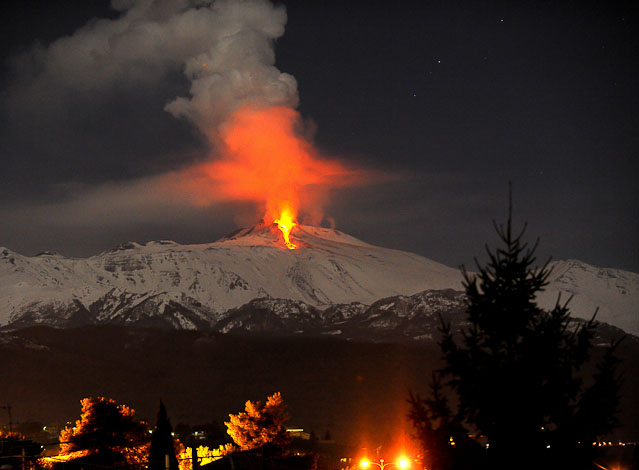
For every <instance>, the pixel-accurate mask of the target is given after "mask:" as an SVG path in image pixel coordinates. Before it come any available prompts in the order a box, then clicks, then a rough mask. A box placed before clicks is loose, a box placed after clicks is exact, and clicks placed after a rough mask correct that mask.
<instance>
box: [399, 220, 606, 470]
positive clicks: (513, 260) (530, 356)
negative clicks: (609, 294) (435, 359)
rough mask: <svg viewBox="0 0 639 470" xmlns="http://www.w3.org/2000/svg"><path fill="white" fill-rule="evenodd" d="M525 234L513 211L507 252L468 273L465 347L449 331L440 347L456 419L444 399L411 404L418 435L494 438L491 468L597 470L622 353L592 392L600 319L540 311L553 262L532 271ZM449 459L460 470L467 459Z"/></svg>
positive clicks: (564, 310)
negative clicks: (597, 448) (594, 453)
mask: <svg viewBox="0 0 639 470" xmlns="http://www.w3.org/2000/svg"><path fill="white" fill-rule="evenodd" d="M525 228H526V227H525V226H524V229H523V230H522V231H521V232H520V233H519V234H518V235H514V234H513V230H512V216H511V212H510V211H509V217H508V222H507V224H506V226H505V227H504V226H503V225H499V226H498V225H497V224H495V229H496V231H497V234H498V236H499V239H500V240H501V242H502V246H501V247H499V248H497V250H495V251H491V250H490V249H488V248H487V252H488V262H487V263H486V265H485V266H482V265H481V264H480V263H479V262H476V263H477V273H476V274H471V273H469V272H467V271H466V270H465V269H464V268H462V269H463V276H464V288H465V291H466V296H467V314H468V322H469V324H470V326H469V328H468V329H466V330H465V331H463V340H462V341H461V342H458V341H457V339H456V335H455V332H453V331H451V329H450V326H445V327H444V331H443V333H444V335H443V339H442V341H441V343H440V347H441V350H442V353H443V358H444V362H445V366H444V368H443V369H442V370H441V371H439V374H440V377H441V378H442V379H445V380H446V385H447V386H448V387H449V388H450V389H451V390H452V392H453V395H454V397H455V402H456V412H455V413H453V412H452V411H450V409H449V408H447V406H448V404H447V401H446V399H445V398H444V397H443V395H442V394H441V393H440V392H439V390H436V392H437V394H434V395H433V396H432V397H430V398H428V399H426V400H421V399H419V398H415V397H413V398H412V399H411V400H409V401H411V404H412V414H411V418H412V419H413V422H414V424H415V425H416V426H417V427H418V429H419V428H420V427H421V428H425V429H429V427H431V428H432V429H433V430H435V431H436V430H439V431H443V433H442V432H439V434H443V435H444V437H446V436H445V435H446V434H452V433H451V432H450V430H449V429H446V428H443V427H442V423H443V424H444V425H446V426H447V427H448V428H453V429H455V430H457V431H459V429H466V432H462V433H459V432H458V433H457V434H463V435H467V433H476V434H477V435H479V434H481V435H483V436H485V439H487V440H488V444H489V451H487V452H484V453H483V455H484V457H489V460H490V466H491V467H492V468H541V467H539V465H542V466H543V467H544V468H553V467H554V468H561V466H562V465H565V464H566V463H567V462H570V468H575V469H577V468H582V467H580V465H582V464H583V465H584V467H583V468H589V467H588V463H587V460H588V459H587V453H588V451H587V450H586V449H587V448H589V447H591V446H590V445H589V444H590V443H592V439H593V438H596V436H598V435H603V434H606V433H607V432H609V431H610V430H611V429H612V427H613V425H614V421H615V420H614V413H615V410H616V407H617V401H618V390H619V378H618V375H617V373H616V365H617V364H616V359H615V357H614V354H613V352H614V348H615V347H616V345H611V347H610V349H609V350H608V352H607V353H606V355H605V358H604V361H602V363H601V364H600V366H599V372H598V373H597V374H595V377H594V383H593V385H591V386H590V387H589V388H586V389H585V388H584V384H583V381H582V378H581V375H580V371H581V369H582V366H583V365H584V364H585V363H586V362H587V361H588V360H589V358H590V353H591V347H592V339H593V334H594V327H595V323H594V316H593V319H592V320H591V321H590V322H586V323H584V324H582V325H580V326H578V324H576V323H574V322H572V321H571V320H570V312H569V308H568V303H569V301H566V302H563V303H562V302H561V299H558V300H557V303H556V305H555V307H554V308H553V309H552V310H550V311H545V310H543V309H542V308H540V307H539V306H538V305H537V302H536V295H537V294H538V293H539V292H540V291H542V290H543V289H544V287H545V286H546V285H547V283H548V277H549V275H550V273H551V271H550V269H549V267H548V263H546V264H544V265H543V266H542V267H541V268H534V267H533V266H534V264H535V250H536V248H537V243H535V245H534V246H532V247H529V246H528V245H527V243H525V242H523V240H522V237H523V235H524V232H525ZM438 386H439V385H438ZM464 426H465V427H464ZM433 435H435V434H433V432H431V436H433ZM449 439H450V438H449ZM587 444H588V445H587ZM579 458H583V461H582V462H580V460H579ZM449 460H451V462H452V463H451V465H450V468H454V467H455V462H456V463H457V464H458V463H459V460H460V459H459V458H457V459H455V458H449ZM479 465H480V464H479V460H476V468H481V467H480V466H479ZM465 468H473V467H469V466H467V465H466V466H465Z"/></svg>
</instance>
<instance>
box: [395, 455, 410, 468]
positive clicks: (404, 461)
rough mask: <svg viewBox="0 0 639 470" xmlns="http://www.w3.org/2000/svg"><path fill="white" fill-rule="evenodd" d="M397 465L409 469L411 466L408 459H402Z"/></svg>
mask: <svg viewBox="0 0 639 470" xmlns="http://www.w3.org/2000/svg"><path fill="white" fill-rule="evenodd" d="M397 465H399V466H400V467H401V468H408V466H409V462H408V459H406V458H403V457H402V458H401V459H399V460H398V461H397Z"/></svg>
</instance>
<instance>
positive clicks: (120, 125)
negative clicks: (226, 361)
mask: <svg viewBox="0 0 639 470" xmlns="http://www.w3.org/2000/svg"><path fill="white" fill-rule="evenodd" d="M132 3H134V2H131V1H129V0H117V1H116V2H115V6H117V7H118V8H119V9H120V10H123V9H126V8H131V4H132ZM138 3H140V2H138ZM181 3H184V4H187V3H188V2H186V1H185V2H182V1H179V0H168V1H163V2H159V4H160V6H159V7H158V8H157V9H156V10H154V11H155V13H153V15H157V17H158V18H161V17H162V15H165V14H167V15H168V13H166V12H167V11H169V10H171V8H173V9H175V5H176V4H181ZM258 3H263V2H258ZM283 3H284V5H285V7H286V25H285V31H284V33H283V35H281V37H279V36H278V37H277V39H275V42H274V51H275V67H277V69H278V70H279V71H280V72H283V73H286V74H290V75H292V76H293V77H294V78H295V80H296V82H297V97H298V98H299V104H298V106H297V109H298V110H299V111H300V112H301V114H302V116H303V118H304V119H305V121H306V132H307V133H308V134H312V135H313V137H312V138H313V142H314V144H315V146H316V147H317V148H318V149H319V151H320V152H321V154H322V155H325V156H327V157H331V158H334V159H338V160H340V161H342V162H345V163H346V164H348V165H350V166H353V167H358V168H363V169H366V170H369V171H375V172H377V173H378V174H382V175H386V177H385V178H381V179H380V180H378V181H375V182H373V183H371V184H368V185H360V186H356V187H350V188H344V189H340V190H335V191H333V193H332V194H331V198H330V200H329V202H328V204H327V205H326V206H325V207H324V211H325V214H326V216H327V218H328V219H332V220H334V223H335V225H336V228H338V229H340V230H342V231H344V232H347V233H349V234H351V235H354V236H356V237H358V238H361V239H362V240H364V241H367V242H369V243H373V244H377V245H381V246H385V247H389V248H398V249H402V250H407V251H413V252H417V253H420V254H422V255H424V256H426V257H429V258H432V259H434V260H437V261H440V262H443V263H446V264H448V265H451V266H458V265H460V264H462V263H465V264H472V258H473V256H475V255H481V254H482V252H483V251H484V244H485V243H486V242H488V243H489V244H490V245H494V244H495V242H496V237H495V234H494V231H493V228H492V221H493V220H497V221H504V220H505V217H506V215H507V207H508V182H509V181H512V185H513V199H514V214H515V222H516V223H519V224H521V223H523V222H524V221H527V222H528V232H527V234H528V236H529V239H531V240H534V239H535V238H537V237H540V238H541V245H540V252H539V254H540V255H541V257H542V258H545V257H547V256H550V255H551V256H552V257H553V258H555V259H568V258H575V259H580V260H582V261H585V262H587V263H590V264H594V265H597V266H605V267H614V268H622V269H627V270H631V271H635V272H637V271H639V237H638V233H639V224H638V222H637V218H638V217H637V216H638V215H639V210H638V209H639V197H638V191H637V175H638V174H639V164H638V163H637V160H638V159H637V157H638V155H639V131H638V129H639V126H638V124H639V114H638V113H637V109H638V105H639V86H638V80H637V77H638V76H639V75H638V72H639V34H638V32H639V29H638V25H637V19H638V18H637V15H636V13H635V12H634V11H633V9H632V5H633V2H614V1H598V2H593V1H587V0H584V1H580V2H574V3H573V2H549V1H527V2H496V1H492V2H484V1H478V0H467V1H441V2H430V1H424V2H421V1H419V2H418V1H414V2H402V1H397V2H390V1H386V2H372V1H366V2H357V1H353V2H320V1H307V2H301V1H290V2H283ZM345 3H347V4H345ZM277 4H278V5H281V2H279V3H277ZM0 8H1V9H2V10H1V12H0V31H2V32H1V34H2V44H3V46H2V57H3V61H2V73H1V76H0V122H1V124H0V165H1V166H0V168H1V170H0V220H1V223H0V246H6V247H8V248H10V249H12V250H14V251H18V252H20V253H23V254H27V255H33V254H36V253H37V252H40V251H42V250H45V249H48V250H54V251H58V252H60V253H62V254H64V255H67V256H89V255H92V254H97V253H99V252H101V251H104V250H107V249H109V248H111V247H113V246H115V245H118V244H119V243H121V242H124V241H129V240H135V241H139V242H143V241H148V240H154V239H172V240H175V241H177V242H180V243H204V242H210V241H214V240H216V239H217V238H219V237H221V236H223V235H225V234H227V233H229V232H231V231H233V230H234V229H235V228H237V226H238V225H244V224H246V223H247V222H248V221H249V220H250V217H248V216H247V214H249V213H253V212H254V210H253V212H251V210H250V209H249V208H247V204H245V203H240V202H230V203H229V202H226V203H221V202H220V203H215V204H211V205H208V206H206V207H197V206H184V205H181V204H173V203H172V202H171V201H166V200H165V199H162V198H157V199H156V198H154V196H153V194H149V193H148V192H145V191H141V190H136V189H135V188H138V186H136V185H137V184H138V182H140V181H145V180H146V179H148V178H152V177H154V176H155V175H161V174H164V173H166V172H169V171H177V170H180V169H181V168H184V167H187V166H189V165H191V164H193V163H195V162H199V161H203V160H204V159H206V157H207V155H208V154H209V153H210V146H209V144H208V143H207V141H206V139H204V138H203V135H202V133H201V132H200V130H198V128H197V126H196V125H194V123H193V121H190V120H188V119H180V118H178V117H176V116H175V115H174V114H172V113H170V112H167V110H165V106H167V104H168V103H171V102H173V101H174V100H175V99H176V98H177V97H188V96H189V88H190V86H191V83H190V81H189V79H188V78H187V76H186V75H185V73H184V61H181V60H180V59H179V58H178V57H177V56H176V54H177V52H175V51H173V50H172V49H171V52H167V49H170V48H171V47H172V44H171V43H170V41H169V42H168V43H167V44H161V41H160V42H157V43H153V42H151V43H150V44H146V43H145V46H148V47H146V48H144V49H143V48H142V46H140V43H141V42H142V40H140V41H137V42H136V43H134V42H131V43H130V44H126V43H125V44H120V45H119V47H120V49H118V50H119V52H118V53H117V55H116V57H117V60H114V61H113V62H111V63H108V64H102V65H100V67H101V68H98V67H97V66H95V64H94V62H92V60H93V59H90V60H89V61H86V60H85V61H83V60H81V58H80V56H79V55H76V54H75V53H74V47H76V46H74V45H73V44H71V43H69V42H68V41H67V39H65V38H64V37H65V36H66V37H67V38H68V37H70V36H72V35H74V34H78V33H77V31H78V29H79V28H84V31H87V30H89V31H93V30H97V29H99V27H100V26H99V25H100V24H101V23H100V21H98V20H96V18H102V19H103V20H101V21H102V22H104V21H117V20H118V18H120V16H121V15H122V13H121V12H118V11H115V10H112V9H111V8H110V7H109V3H108V2H98V1H93V2H86V1H76V2H70V1H61V0H55V1H49V2H44V1H42V2H34V1H20V2H5V3H3V6H2V7H0ZM276 10H277V12H280V13H281V12H282V10H281V9H276ZM278 14H279V13H278ZM153 15H151V17H150V19H151V20H156V19H157V18H156V17H155V16H153ZM104 19H107V20H104ZM148 19H149V18H144V20H148ZM256 21H257V20H256ZM87 24H88V25H89V26H85V25H87ZM194 24H195V23H194ZM87 28H88V29H87ZM189 33H190V30H188V28H187V31H185V32H184V34H189ZM157 34H158V36H155V37H156V38H161V35H162V34H163V33H162V31H161V30H160V32H158V33H157ZM274 34H275V35H276V36H277V33H274ZM129 40H131V39H130V38H129ZM145 40H147V41H148V37H147V38H146V39H145ZM65 41H67V42H65ZM158 41H159V39H158ZM155 46H157V48H156V49H154V47H155ZM114 47H115V46H114ZM184 47H186V46H184ZM189 47H190V46H189ZM176 48H177V46H176ZM142 50H143V51H144V53H143V52H140V51H142ZM154 50H155V52H151V53H149V51H154ZM90 57H92V56H90ZM185 58H186V57H185ZM96 60H97V59H96ZM52 64H53V65H52ZM220 119H221V118H220ZM132 188H133V189H132Z"/></svg>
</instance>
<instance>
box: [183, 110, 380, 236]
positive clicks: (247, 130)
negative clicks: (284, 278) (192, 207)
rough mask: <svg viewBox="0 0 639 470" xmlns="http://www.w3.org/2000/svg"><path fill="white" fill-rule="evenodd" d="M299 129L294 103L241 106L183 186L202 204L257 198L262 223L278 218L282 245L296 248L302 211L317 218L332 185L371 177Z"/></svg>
mask: <svg viewBox="0 0 639 470" xmlns="http://www.w3.org/2000/svg"><path fill="white" fill-rule="evenodd" d="M301 128H302V125H301V118H300V116H299V114H298V113H297V112H296V111H295V110H293V109H291V108H287V107H277V106H276V107H270V108H253V107H244V108H241V109H239V110H237V111H236V112H235V113H234V114H233V116H232V117H231V119H230V120H229V121H228V122H226V124H225V125H224V126H223V127H222V128H221V129H220V131H219V133H217V131H216V133H215V135H211V136H210V140H211V141H212V142H216V143H218V145H217V147H218V148H219V151H220V155H219V156H218V158H217V159H216V160H214V161H210V162H207V163H203V164H201V165H199V166H197V167H195V168H193V169H192V170H191V171H190V172H189V173H188V174H186V175H184V176H186V178H182V181H181V182H180V184H181V185H182V186H181V187H182V191H185V192H186V193H189V194H192V195H194V196H195V198H196V200H197V201H198V203H199V204H201V205H206V204H208V203H210V202H211V201H246V202H254V203H257V205H258V207H259V209H260V212H261V213H262V214H263V221H264V223H265V224H271V223H277V224H278V227H279V228H280V230H281V231H282V234H283V238H284V244H285V245H286V246H287V247H288V248H289V249H294V248H296V245H295V244H294V243H292V242H291V241H290V239H289V237H290V235H291V229H292V228H293V227H294V226H295V225H296V224H297V220H298V218H299V217H300V212H301V213H302V214H303V215H304V217H305V220H307V219H309V221H310V222H311V223H319V222H320V221H321V207H322V206H323V204H324V203H325V202H326V198H327V194H328V192H329V190H330V189H332V188H335V187H343V186H349V185H353V184H359V183H361V182H362V180H364V179H366V178H367V177H368V175H365V174H364V172H361V171H353V170H350V169H348V168H346V167H345V166H344V165H342V164H341V163H339V162H337V161H332V160H326V159H322V158H320V157H319V155H318V153H317V152H316V151H315V150H314V149H313V147H312V145H311V144H310V142H309V141H308V140H307V139H306V138H304V137H303V136H302V135H300V131H301ZM318 219H320V220H318Z"/></svg>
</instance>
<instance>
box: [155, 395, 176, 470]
mask: <svg viewBox="0 0 639 470" xmlns="http://www.w3.org/2000/svg"><path fill="white" fill-rule="evenodd" d="M172 433H173V427H172V426H171V421H169V417H168V415H167V413H166V408H165V406H164V403H162V401H161V400H160V409H159V410H158V417H157V420H156V422H155V429H154V430H153V437H152V438H151V450H150V453H149V470H165V468H166V456H167V455H168V456H169V468H170V469H171V470H178V461H177V457H176V456H175V443H174V441H173V434H172Z"/></svg>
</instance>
